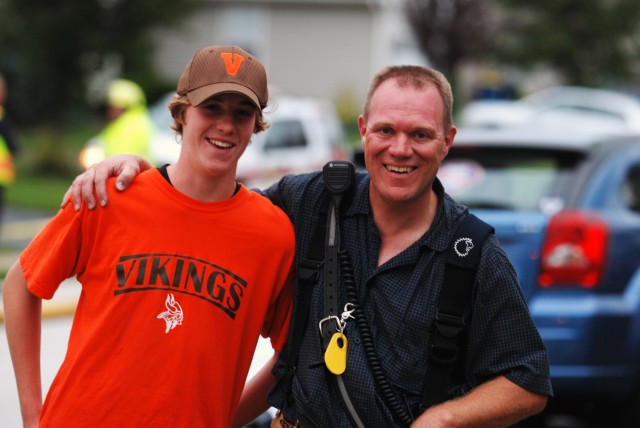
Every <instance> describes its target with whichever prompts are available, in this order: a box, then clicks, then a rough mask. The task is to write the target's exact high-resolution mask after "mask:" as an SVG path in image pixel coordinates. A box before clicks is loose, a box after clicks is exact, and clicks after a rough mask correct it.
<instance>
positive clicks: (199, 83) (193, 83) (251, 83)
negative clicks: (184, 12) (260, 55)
mask: <svg viewBox="0 0 640 428" xmlns="http://www.w3.org/2000/svg"><path fill="white" fill-rule="evenodd" d="M177 92H178V95H186V96H187V98H188V99H189V102H190V103H191V105H193V106H198V105H200V104H201V103H202V102H203V101H205V100H206V99H207V98H209V97H211V96H213V95H217V94H222V93H226V92H236V93H239V94H242V95H245V96H246V97H248V98H249V99H250V100H251V101H253V103H254V104H255V105H256V107H257V108H258V110H262V109H263V108H264V107H266V105H267V101H268V99H269V92H268V90H267V73H266V72H265V69H264V66H263V65H262V63H261V62H260V61H258V59H256V58H255V57H254V56H253V55H251V54H249V53H248V52H246V51H244V50H243V49H241V48H239V47H238V46H208V47H204V48H201V49H199V50H198V51H197V52H196V54H195V55H194V56H193V58H191V61H189V64H187V67H186V68H185V69H184V71H183V72H182V76H180V80H179V81H178V91H177Z"/></svg>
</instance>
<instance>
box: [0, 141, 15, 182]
mask: <svg viewBox="0 0 640 428" xmlns="http://www.w3.org/2000/svg"><path fill="white" fill-rule="evenodd" d="M15 179H16V170H15V167H14V165H13V156H11V152H10V151H9V147H7V143H6V142H5V141H4V138H2V137H0V185H2V186H6V185H8V184H11V183H13V182H14V181H15Z"/></svg>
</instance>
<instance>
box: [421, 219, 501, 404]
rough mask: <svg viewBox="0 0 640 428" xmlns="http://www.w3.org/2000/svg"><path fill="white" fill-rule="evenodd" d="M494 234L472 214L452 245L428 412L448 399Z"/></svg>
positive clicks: (425, 398) (428, 383)
mask: <svg viewBox="0 0 640 428" xmlns="http://www.w3.org/2000/svg"><path fill="white" fill-rule="evenodd" d="M493 232H494V229H493V227H491V226H490V225H488V224H487V223H485V222H483V221H482V220H480V219H479V218H477V217H476V216H475V215H473V214H468V215H467V216H466V217H465V218H464V219H463V220H462V222H461V223H460V224H459V226H458V228H457V230H456V233H455V234H454V237H453V239H452V241H451V243H450V246H449V249H448V252H447V261H446V265H445V274H444V284H443V286H442V290H441V291H440V297H439V301H438V308H437V312H436V319H435V322H434V328H433V343H432V346H431V352H430V353H429V364H428V366H427V367H428V368H427V376H426V378H425V385H424V389H423V394H422V406H423V408H425V409H426V408H428V407H431V406H433V405H435V404H438V403H442V402H443V401H445V400H446V399H447V396H448V394H447V393H448V389H449V385H450V382H451V376H452V372H453V370H454V369H455V368H456V366H457V363H458V361H459V357H460V354H461V352H460V346H461V343H460V339H461V337H462V335H463V331H464V328H465V321H464V312H465V310H466V308H467V307H468V306H469V303H470V301H471V295H472V290H473V283H474V278H475V272H476V268H477V265H478V262H479V260H480V250H481V248H482V243H483V242H484V240H485V239H486V238H487V236H488V235H489V234H491V233H493Z"/></svg>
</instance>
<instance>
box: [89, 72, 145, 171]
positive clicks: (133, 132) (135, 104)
mask: <svg viewBox="0 0 640 428" xmlns="http://www.w3.org/2000/svg"><path fill="white" fill-rule="evenodd" d="M105 99H106V103H107V118H108V120H109V122H108V123H107V125H106V126H105V127H104V129H103V130H102V131H100V133H99V134H98V135H97V136H95V137H93V138H92V139H90V140H89V142H88V143H87V145H86V147H85V148H84V149H83V150H82V151H81V153H80V163H81V164H82V166H83V167H85V168H88V167H90V166H91V165H93V164H94V163H95V162H99V161H101V160H103V159H104V158H105V157H107V156H112V155H115V154H119V153H131V154H134V155H138V156H142V157H143V158H145V159H147V160H150V159H151V140H152V138H153V133H154V125H153V122H152V121H151V117H149V111H148V110H147V99H146V97H145V95H144V91H143V90H142V88H141V87H140V86H139V85H138V84H137V83H135V82H133V81H131V80H127V79H116V80H114V81H112V82H111V83H110V84H109V87H108V88H107V93H106V96H105Z"/></svg>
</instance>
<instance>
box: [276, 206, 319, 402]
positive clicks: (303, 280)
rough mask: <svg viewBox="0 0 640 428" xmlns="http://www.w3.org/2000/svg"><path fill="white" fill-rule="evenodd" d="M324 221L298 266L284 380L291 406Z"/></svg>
mask: <svg viewBox="0 0 640 428" xmlns="http://www.w3.org/2000/svg"><path fill="white" fill-rule="evenodd" d="M323 220H324V216H320V217H319V218H318V224H317V226H316V228H315V231H314V234H313V237H312V238H311V241H310V243H309V249H308V251H307V254H306V257H305V258H304V259H302V261H301V262H300V264H299V265H298V266H297V268H298V278H299V281H298V285H299V287H297V290H298V291H297V293H298V302H297V306H296V312H295V316H294V317H293V326H292V328H293V331H292V333H291V344H290V345H289V353H288V355H287V359H286V372H285V374H284V375H283V379H282V381H283V382H284V385H285V390H286V391H287V392H286V397H287V402H288V403H289V404H291V402H292V396H291V389H292V383H293V376H294V374H295V371H296V366H297V365H298V354H299V353H300V346H301V345H302V337H303V336H304V330H305V328H306V326H307V317H308V314H309V306H310V304H311V294H312V293H313V287H314V286H315V285H316V283H317V282H318V277H319V276H320V270H321V269H322V266H323V261H324V242H325V230H326V222H325V221H323Z"/></svg>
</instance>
